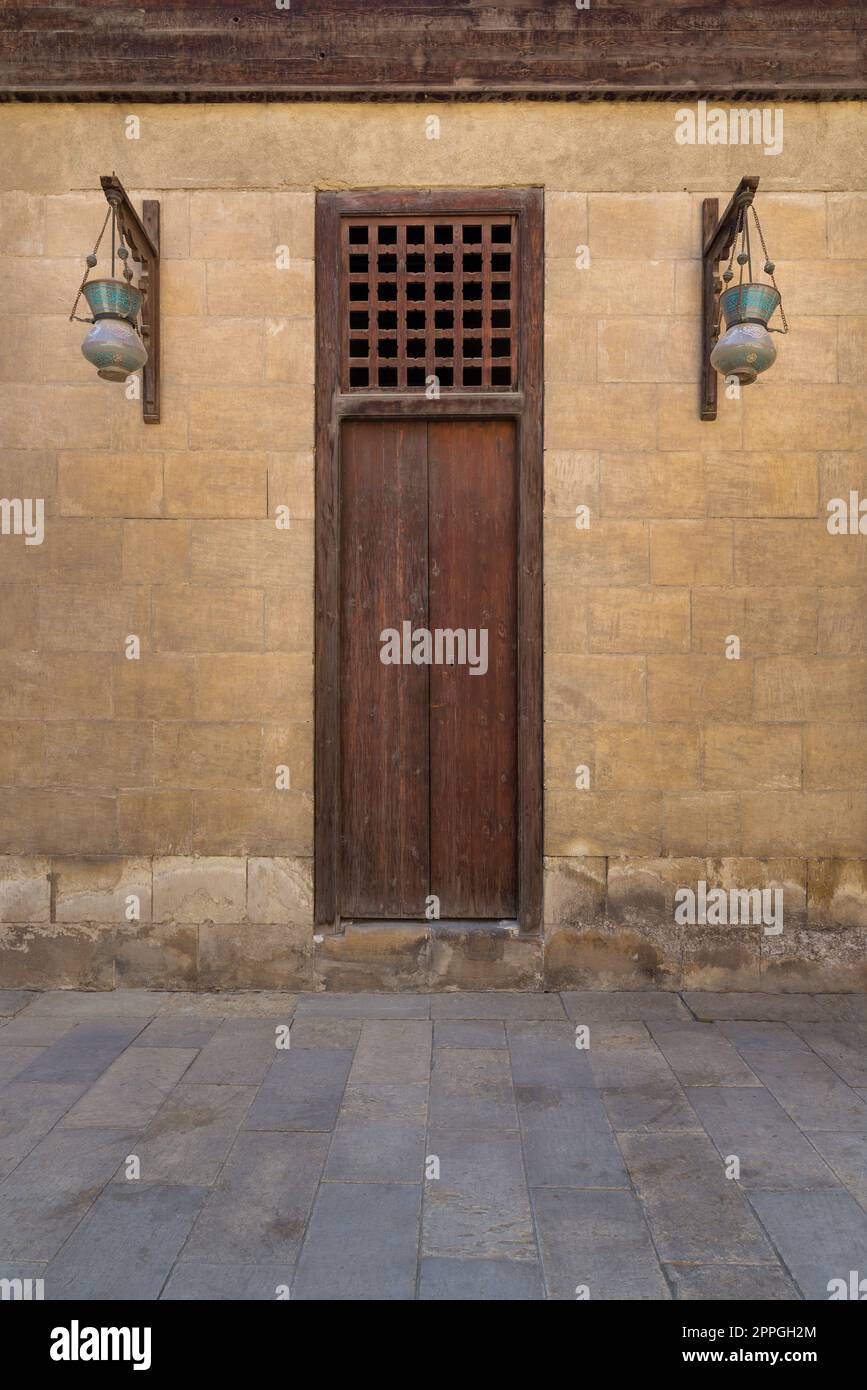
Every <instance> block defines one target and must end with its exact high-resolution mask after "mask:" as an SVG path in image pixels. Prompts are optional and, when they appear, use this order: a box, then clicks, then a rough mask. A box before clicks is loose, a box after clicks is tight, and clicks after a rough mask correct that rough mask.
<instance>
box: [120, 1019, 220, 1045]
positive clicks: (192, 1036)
mask: <svg viewBox="0 0 867 1390" xmlns="http://www.w3.org/2000/svg"><path fill="white" fill-rule="evenodd" d="M222 1021H223V1020H222V1019H221V1018H220V1017H219V1016H218V1015H216V1014H214V1015H213V1016H212V1017H203V1018H200V1017H198V1016H197V1015H196V1014H157V1016H156V1018H155V1019H154V1020H153V1022H152V1023H149V1024H148V1025H147V1027H146V1028H145V1029H143V1030H142V1032H141V1033H139V1035H138V1037H137V1038H136V1040H135V1043H134V1044H133V1046H134V1047H195V1048H202V1047H206V1046H207V1044H208V1043H209V1042H210V1041H211V1039H212V1038H213V1036H214V1034H215V1033H216V1032H217V1030H218V1028H219V1027H220V1024H221V1023H222Z"/></svg>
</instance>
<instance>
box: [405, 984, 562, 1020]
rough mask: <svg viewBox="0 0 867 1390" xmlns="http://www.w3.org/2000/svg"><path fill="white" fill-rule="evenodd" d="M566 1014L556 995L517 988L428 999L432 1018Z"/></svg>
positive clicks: (553, 1018) (437, 995)
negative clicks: (522, 990)
mask: <svg viewBox="0 0 867 1390" xmlns="http://www.w3.org/2000/svg"><path fill="white" fill-rule="evenodd" d="M564 1017H565V1014H564V1011H563V1005H562V1004H561V1003H560V996H559V995H557V994H526V993H523V992H521V991H518V990H514V991H513V990H491V991H490V993H488V994H472V993H470V992H469V991H467V992H464V991H458V992H457V993H455V994H435V995H433V996H432V998H431V1018H467V1019H477V1018H504V1019H509V1018H511V1019H551V1020H557V1019H562V1018H564Z"/></svg>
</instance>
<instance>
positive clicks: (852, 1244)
mask: <svg viewBox="0 0 867 1390" xmlns="http://www.w3.org/2000/svg"><path fill="white" fill-rule="evenodd" d="M750 1201H751V1202H752V1204H753V1207H754V1208H755V1210H756V1212H757V1213H758V1215H759V1219H760V1220H761V1222H762V1225H763V1226H764V1227H765V1229H766V1230H767V1231H768V1232H769V1234H770V1237H771V1239H772V1240H773V1242H774V1245H775V1246H776V1247H777V1249H778V1251H779V1252H780V1255H781V1257H782V1259H783V1261H784V1262H785V1265H786V1267H787V1269H788V1270H789V1271H790V1273H791V1274H792V1277H793V1278H794V1279H795V1281H796V1282H797V1284H798V1286H799V1288H800V1289H801V1292H802V1293H803V1294H804V1297H805V1298H822V1299H827V1298H828V1297H829V1288H828V1284H829V1282H830V1281H831V1280H832V1279H843V1280H845V1281H846V1284H847V1285H848V1283H849V1272H850V1270H853V1269H854V1270H857V1271H858V1272H859V1275H860V1277H861V1278H863V1277H864V1275H865V1270H867V1212H864V1211H863V1210H862V1208H861V1207H859V1206H858V1204H857V1203H856V1202H855V1200H854V1198H852V1197H850V1196H849V1194H848V1192H751V1193H750Z"/></svg>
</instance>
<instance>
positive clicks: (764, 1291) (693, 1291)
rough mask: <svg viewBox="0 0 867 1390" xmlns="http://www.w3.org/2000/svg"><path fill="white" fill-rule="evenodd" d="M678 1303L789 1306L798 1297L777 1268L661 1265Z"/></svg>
mask: <svg viewBox="0 0 867 1390" xmlns="http://www.w3.org/2000/svg"><path fill="white" fill-rule="evenodd" d="M664 1268H665V1273H666V1275H667V1276H668V1281H669V1283H670V1284H671V1286H672V1288H673V1290H674V1296H675V1298H676V1299H677V1300H678V1302H684V1303H689V1302H698V1301H700V1300H702V1301H704V1300H711V1301H712V1300H715V1299H716V1300H719V1301H720V1302H722V1303H725V1302H732V1303H742V1302H748V1301H751V1300H755V1301H756V1302H757V1303H778V1302H789V1301H792V1300H798V1299H800V1297H801V1295H800V1292H799V1291H798V1288H797V1285H795V1284H794V1283H793V1282H792V1280H791V1279H790V1278H789V1276H788V1274H786V1271H785V1270H784V1269H783V1268H782V1266H781V1265H695V1264H692V1265H690V1264H680V1265H673V1264H669V1265H665V1267H664Z"/></svg>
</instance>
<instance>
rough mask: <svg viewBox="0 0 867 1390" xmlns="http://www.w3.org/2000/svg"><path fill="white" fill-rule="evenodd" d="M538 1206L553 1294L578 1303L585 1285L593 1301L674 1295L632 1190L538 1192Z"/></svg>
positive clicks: (535, 1197)
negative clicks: (576, 1300) (579, 1294)
mask: <svg viewBox="0 0 867 1390" xmlns="http://www.w3.org/2000/svg"><path fill="white" fill-rule="evenodd" d="M533 1210H534V1212H535V1216H536V1228H537V1230H538V1233H539V1247H540V1249H541V1252H542V1264H543V1266H544V1269H545V1282H546V1284H547V1288H548V1293H549V1295H550V1297H551V1298H555V1299H570V1300H572V1301H574V1300H575V1298H576V1297H577V1296H578V1295H577V1294H576V1290H578V1289H579V1288H582V1286H583V1287H584V1288H586V1289H587V1290H588V1292H589V1298H590V1300H591V1301H592V1302H599V1301H600V1300H602V1301H605V1300H610V1299H628V1300H630V1301H634V1300H636V1299H667V1298H669V1297H670V1294H669V1290H668V1285H667V1284H666V1282H665V1278H664V1276H663V1273H662V1270H661V1269H660V1267H659V1261H658V1260H657V1258H656V1254H655V1252H654V1249H653V1242H652V1241H651V1239H650V1233H649V1231H648V1229H647V1223H646V1222H645V1220H644V1215H643V1213H642V1210H641V1207H640V1206H639V1204H638V1202H637V1201H636V1199H635V1197H634V1196H633V1194H632V1193H631V1192H575V1191H568V1190H563V1189H557V1188H546V1189H540V1190H534V1192H533ZM587 1296H588V1294H586V1293H585V1294H583V1297H587Z"/></svg>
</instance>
